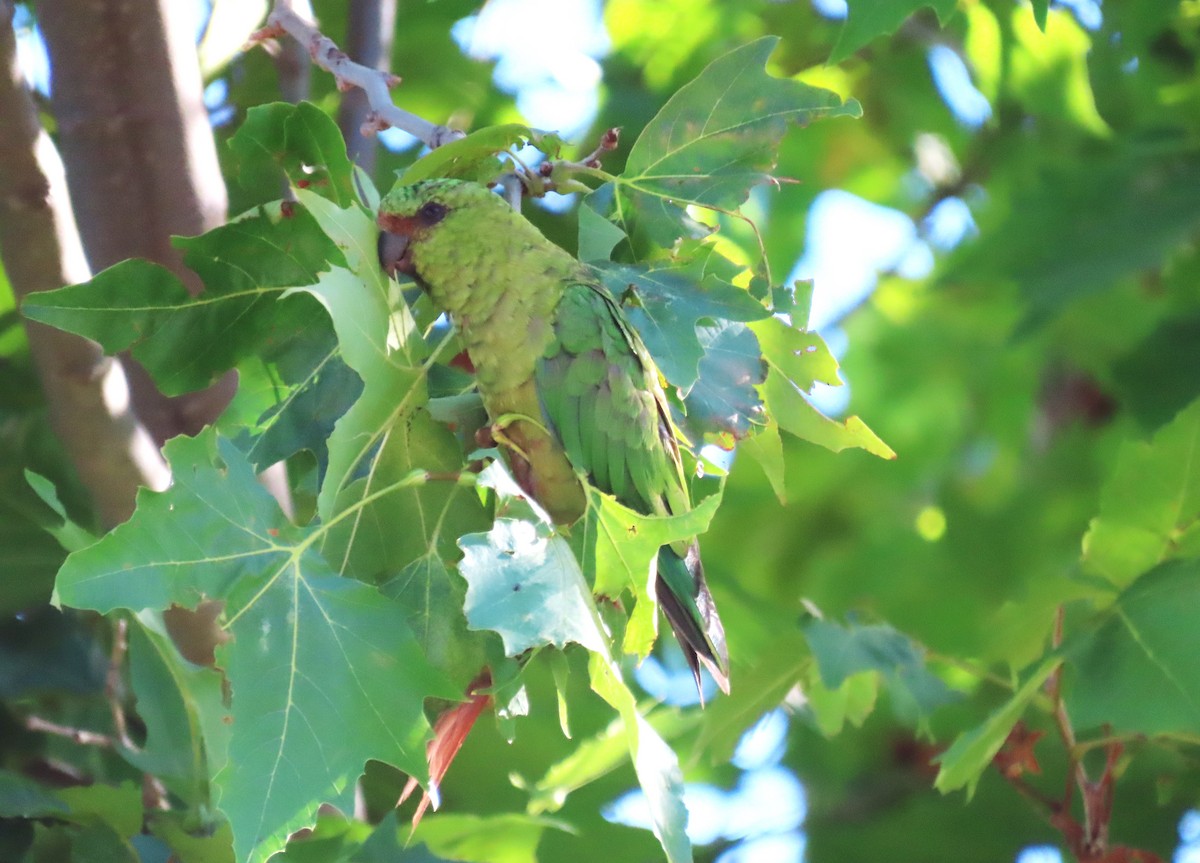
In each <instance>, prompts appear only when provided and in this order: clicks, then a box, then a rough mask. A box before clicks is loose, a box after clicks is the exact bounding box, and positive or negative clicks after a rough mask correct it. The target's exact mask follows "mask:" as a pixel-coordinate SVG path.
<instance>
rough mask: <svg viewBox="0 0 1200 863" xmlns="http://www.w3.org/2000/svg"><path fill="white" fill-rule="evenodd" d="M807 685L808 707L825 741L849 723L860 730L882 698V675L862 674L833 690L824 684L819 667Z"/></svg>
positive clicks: (854, 676)
mask: <svg viewBox="0 0 1200 863" xmlns="http://www.w3.org/2000/svg"><path fill="white" fill-rule="evenodd" d="M810 672H811V673H810V674H809V675H808V679H807V680H806V681H805V682H804V704H805V707H807V708H808V709H809V710H810V711H811V713H812V720H813V724H815V725H816V727H817V730H818V731H820V732H821V734H823V735H824V736H825V737H835V736H836V735H838V734H840V733H841V732H842V729H843V728H845V727H846V723H847V722H849V723H850V724H851V725H853V726H855V727H856V728H857V727H859V726H861V725H862V724H863V722H865V721H866V718H867V717H868V716H870V715H871V713H872V712H874V710H875V701H876V699H877V698H878V696H879V675H877V674H874V673H872V672H870V671H860V672H858V673H857V674H851V675H850V676H849V677H847V678H845V679H844V680H843V681H842V683H841V685H840V686H838V687H836V688H830V687H828V686H826V685H825V683H824V681H822V680H821V675H820V674H819V673H815V672H816V668H815V666H814V667H812V668H810Z"/></svg>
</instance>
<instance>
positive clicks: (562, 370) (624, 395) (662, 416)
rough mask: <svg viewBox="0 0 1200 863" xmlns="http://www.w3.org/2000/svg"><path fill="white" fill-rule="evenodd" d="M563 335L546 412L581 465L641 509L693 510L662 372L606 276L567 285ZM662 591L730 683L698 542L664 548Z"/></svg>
mask: <svg viewBox="0 0 1200 863" xmlns="http://www.w3.org/2000/svg"><path fill="white" fill-rule="evenodd" d="M554 332H555V337H556V338H555V339H554V340H553V342H552V343H551V345H550V346H549V347H548V348H547V350H546V352H545V354H544V355H543V357H542V359H541V361H540V362H539V363H538V365H537V367H536V370H535V373H534V381H535V385H536V387H537V392H538V399H539V402H540V404H541V407H542V412H543V414H544V415H545V419H546V420H547V423H548V425H549V427H550V428H551V430H552V431H553V432H554V433H555V434H556V436H557V437H558V439H559V441H560V442H561V443H562V446H563V449H564V450H565V451H566V453H567V458H568V459H570V461H571V463H572V464H573V465H574V466H575V468H576V469H577V470H581V471H583V472H584V473H586V474H587V475H588V477H589V479H590V481H591V483H592V485H594V486H595V487H596V488H598V489H600V490H601V491H606V492H609V493H610V494H612V495H613V496H614V497H616V499H617V500H619V501H620V502H621V503H623V504H625V505H626V506H628V507H629V508H630V509H633V510H636V511H637V512H642V513H646V514H648V515H669V514H671V513H682V512H687V511H688V510H689V509H690V508H691V500H690V498H689V495H688V491H687V482H686V478H685V475H684V470H683V461H682V459H681V457H680V453H679V445H678V443H677V442H676V439H675V427H674V424H673V423H672V422H671V416H670V411H669V409H668V407H667V404H666V398H665V397H664V396H663V392H662V388H661V387H660V386H659V383H658V370H657V369H656V368H655V366H654V362H653V360H652V359H651V358H650V355H649V353H648V352H647V351H646V348H645V346H644V345H643V344H642V340H641V338H640V337H639V336H638V335H637V332H636V331H635V330H634V329H633V328H632V326H631V325H630V324H629V322H628V321H627V320H626V319H625V316H624V314H623V313H622V311H621V308H620V306H619V305H618V304H617V302H616V301H615V300H614V299H613V298H612V296H611V295H610V294H609V293H608V292H607V291H605V290H604V288H602V287H601V286H600V285H598V284H589V283H586V282H580V283H574V284H569V285H567V287H566V289H565V291H564V294H563V297H562V300H561V302H560V303H559V306H558V309H557V312H556V317H555V321H554ZM658 573H659V574H658V595H659V601H660V603H661V605H662V607H663V610H664V611H665V612H666V615H667V619H668V621H669V622H670V623H671V628H672V629H673V630H674V631H675V634H676V637H677V638H678V639H679V642H680V645H681V646H682V647H683V650H684V655H685V656H686V657H687V659H688V663H689V665H690V666H691V667H692V672H693V674H695V675H696V679H697V683H699V663H701V662H703V663H704V664H706V665H707V666H708V667H709V669H710V671H711V672H712V674H713V677H714V678H715V679H716V680H717V682H718V683H719V684H720V685H721V687H722V688H723V689H725V690H726V691H728V678H727V674H728V656H727V653H726V649H725V635H724V631H723V630H722V627H721V622H720V618H718V617H717V614H716V608H715V606H714V604H713V601H712V596H711V595H710V594H709V592H708V586H707V585H706V584H705V581H704V573H703V568H702V567H701V565H700V556H699V552H698V550H697V549H696V545H695V542H694V541H693V542H690V543H689V542H683V543H679V544H677V547H675V546H672V547H664V548H663V550H662V552H660V554H659V561H658Z"/></svg>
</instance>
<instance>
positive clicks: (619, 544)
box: [572, 486, 721, 658]
mask: <svg viewBox="0 0 1200 863" xmlns="http://www.w3.org/2000/svg"><path fill="white" fill-rule="evenodd" d="M587 495H588V511H587V515H586V516H585V517H584V520H583V523H582V524H579V525H577V526H576V527H575V529H574V530H573V531H572V544H573V545H574V547H575V550H576V553H577V554H578V555H579V557H580V559H581V560H582V561H583V570H584V574H585V575H586V576H587V577H588V579H589V580H590V581H591V582H592V590H593V591H595V592H596V593H598V594H600V595H601V596H608V597H612V598H614V599H615V598H616V597H619V596H620V595H621V594H622V593H624V592H625V591H629V592H630V594H631V595H632V596H633V597H634V606H633V611H632V613H631V614H630V618H629V623H628V625H627V626H626V627H625V638H624V643H623V650H624V652H625V653H632V654H635V655H637V656H638V657H640V658H644V657H645V656H647V655H648V654H649V653H650V650H651V648H652V647H653V646H654V638H655V635H656V633H657V632H658V626H657V621H658V614H657V610H658V606H657V603H656V602H655V598H654V594H653V589H654V586H653V578H652V573H654V572H655V571H656V569H655V560H656V558H657V557H658V550H659V549H660V548H661V547H662V546H664V545H668V544H670V543H672V542H678V541H680V540H687V539H691V538H692V537H694V536H696V535H698V534H701V533H704V531H706V530H707V529H708V524H709V522H710V521H712V517H713V515H714V513H716V511H717V507H718V506H719V505H720V502H721V496H720V495H719V494H715V495H712V496H710V497H708V498H705V500H704V501H703V502H701V504H700V505H699V506H697V507H696V508H695V509H693V510H691V511H690V512H687V513H683V514H682V515H677V516H669V517H653V516H646V515H642V514H640V513H637V512H634V511H633V510H631V509H629V508H628V507H625V506H622V505H621V504H620V503H618V502H617V500H616V499H615V498H613V497H612V496H611V495H607V494H603V493H602V492H599V491H597V490H596V489H594V488H591V487H590V486H589V487H588V489H587Z"/></svg>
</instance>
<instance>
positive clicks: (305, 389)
mask: <svg viewBox="0 0 1200 863" xmlns="http://www.w3.org/2000/svg"><path fill="white" fill-rule="evenodd" d="M288 302H289V303H313V304H314V305H316V301H315V300H313V299H311V298H308V297H300V296H297V297H289V298H288ZM261 357H262V361H263V362H262V366H261V368H262V371H263V374H262V377H261V383H260V386H261V387H262V389H263V390H265V392H260V393H256V392H252V389H253V383H252V381H254V380H255V378H254V376H253V375H252V374H247V373H246V372H247V371H248V368H247V367H248V366H249V365H250V364H249V363H245V364H243V365H242V366H241V368H240V369H239V370H240V371H241V372H242V375H241V377H240V379H239V382H238V395H237V396H236V397H235V398H238V399H241V400H243V401H245V402H255V403H258V404H261V403H262V402H264V401H265V402H266V404H268V405H269V407H267V408H266V409H265V410H262V409H261V408H258V409H257V410H256V411H255V418H254V420H253V422H252V424H251V427H250V428H249V429H247V430H245V432H244V433H245V434H246V436H247V438H248V443H247V445H246V457H247V458H248V459H249V460H250V463H251V464H253V465H254V466H255V467H257V468H259V469H260V470H262V469H265V468H266V467H267V466H268V465H272V464H274V463H275V462H277V461H283V460H284V459H286V458H288V457H290V456H292V455H294V454H295V453H298V452H300V451H302V450H308V451H309V452H311V453H313V455H314V456H315V457H316V460H317V469H318V472H319V475H321V476H323V475H324V472H325V468H326V467H327V466H328V463H329V451H328V448H327V443H326V442H327V440H328V439H329V436H330V434H331V433H332V432H333V427H334V424H335V423H336V421H337V419H338V418H339V417H341V416H342V415H343V414H345V413H346V411H347V410H349V409H350V407H351V405H353V404H354V402H355V401H357V400H358V397H359V396H360V395H362V390H363V384H362V379H361V378H359V377H358V375H357V374H355V373H354V371H353V370H352V369H351V368H350V367H349V366H347V365H346V363H345V361H344V360H343V359H342V355H341V350H340V348H339V347H338V344H337V336H336V334H335V333H334V331H333V326H332V324H331V322H330V320H329V316H328V315H327V314H326V313H325V312H324V310H323V309H322V310H321V311H320V312H319V313H318V314H315V315H313V317H312V319H311V320H310V322H309V324H308V326H306V327H304V328H303V329H301V330H298V331H296V332H293V333H288V334H280V338H278V339H272V340H271V341H268V342H267V343H265V344H264V345H263V346H262V348H261ZM260 411H261V413H260ZM249 441H252V443H251V442H249ZM239 443H241V441H240V440H239Z"/></svg>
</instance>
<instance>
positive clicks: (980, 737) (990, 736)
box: [934, 657, 1062, 797]
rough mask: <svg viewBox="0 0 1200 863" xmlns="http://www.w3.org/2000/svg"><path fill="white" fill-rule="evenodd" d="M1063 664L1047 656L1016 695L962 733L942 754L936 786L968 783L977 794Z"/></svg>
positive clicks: (947, 788)
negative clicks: (1019, 724) (1019, 723)
mask: <svg viewBox="0 0 1200 863" xmlns="http://www.w3.org/2000/svg"><path fill="white" fill-rule="evenodd" d="M1061 664H1062V660H1061V659H1060V658H1059V657H1050V658H1048V659H1046V660H1044V661H1043V662H1042V663H1041V664H1039V665H1038V666H1037V668H1036V669H1035V670H1034V671H1033V673H1032V674H1030V675H1029V676H1028V677H1027V678H1026V679H1025V682H1024V683H1022V684H1021V686H1020V687H1019V688H1018V689H1017V691H1016V692H1014V693H1013V695H1012V697H1011V698H1010V699H1008V701H1006V702H1004V704H1003V705H1002V706H1001V707H999V708H997V709H996V710H995V711H993V712H992V714H991V716H989V717H988V718H987V719H986V720H985V721H984V723H983V724H982V725H980V726H978V727H976V728H973V729H971V730H970V731H967V732H965V733H963V734H960V735H959V736H958V738H957V739H956V740H955V741H954V743H953V745H951V747H950V748H949V749H948V750H946V752H944V753H943V754H942V755H941V756H939V757H938V762H939V764H940V766H939V768H938V775H937V779H936V780H935V781H934V787H935V788H937V790H938V791H941V792H942V793H943V794H947V793H949V792H951V791H957V790H958V789H959V788H963V787H966V789H967V796H968V797H971V796H973V795H974V794H975V786H976V785H977V784H978V783H979V777H980V776H982V775H983V771H984V770H986V769H987V768H988V765H990V764H991V763H992V759H993V758H994V757H995V756H996V753H997V752H999V751H1000V747H1001V746H1003V745H1004V741H1005V740H1007V739H1008V734H1009V732H1010V731H1012V729H1013V726H1014V725H1016V724H1017V720H1019V719H1020V718H1021V716H1022V715H1023V714H1024V713H1025V708H1026V707H1028V706H1029V702H1031V701H1032V700H1033V699H1034V698H1035V697H1036V696H1037V694H1038V693H1039V692H1040V691H1041V689H1042V686H1043V685H1044V684H1045V683H1046V681H1047V680H1049V679H1050V675H1051V674H1053V673H1054V671H1055V670H1056V669H1057V668H1058V667H1059V665H1061Z"/></svg>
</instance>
